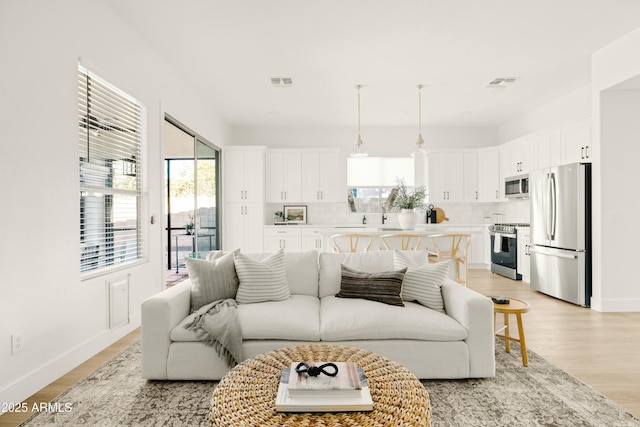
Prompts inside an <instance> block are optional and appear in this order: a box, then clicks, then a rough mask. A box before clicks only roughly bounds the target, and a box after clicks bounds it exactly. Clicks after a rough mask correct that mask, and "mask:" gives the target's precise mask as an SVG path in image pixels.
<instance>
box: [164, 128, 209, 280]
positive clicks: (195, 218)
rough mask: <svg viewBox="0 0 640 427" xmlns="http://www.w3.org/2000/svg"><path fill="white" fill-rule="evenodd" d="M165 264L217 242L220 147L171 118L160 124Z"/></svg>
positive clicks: (178, 263) (180, 263) (177, 263)
mask: <svg viewBox="0 0 640 427" xmlns="http://www.w3.org/2000/svg"><path fill="white" fill-rule="evenodd" d="M163 140H164V146H165V150H164V151H165V156H164V157H165V197H166V198H165V210H166V214H167V216H166V232H167V234H166V243H165V256H166V260H167V264H166V267H167V270H174V271H176V272H179V271H180V269H182V268H184V259H185V258H186V257H191V258H201V259H204V258H206V256H207V254H208V253H209V252H210V251H212V250H217V249H218V248H219V247H220V237H219V236H220V228H219V218H220V215H219V207H220V203H219V197H220V191H219V182H220V176H219V175H220V151H219V149H218V148H216V147H215V146H214V145H213V144H211V143H209V142H207V141H206V140H204V139H203V138H202V137H200V136H199V135H197V134H195V133H193V132H191V131H189V130H187V129H186V128H184V127H183V126H181V125H180V124H179V123H178V122H176V121H175V120H173V119H169V118H167V120H166V121H165V125H164V137H163Z"/></svg>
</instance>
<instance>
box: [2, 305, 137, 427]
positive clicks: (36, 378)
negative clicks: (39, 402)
mask: <svg viewBox="0 0 640 427" xmlns="http://www.w3.org/2000/svg"><path fill="white" fill-rule="evenodd" d="M138 327H140V312H139V311H138V312H137V313H131V319H130V322H129V323H128V324H126V325H124V326H122V327H120V328H116V329H113V330H110V329H107V330H105V331H102V332H101V333H100V334H98V335H96V336H95V337H92V338H90V339H88V340H86V341H84V342H82V343H80V344H78V345H77V346H75V347H73V348H71V349H69V350H68V351H66V352H64V353H63V354H61V355H60V356H58V357H56V358H55V359H53V360H51V361H50V362H48V363H46V364H44V365H42V366H39V367H37V368H35V369H34V370H33V371H31V372H30V373H28V374H27V375H24V376H23V377H21V378H19V379H17V380H16V381H14V382H13V383H11V384H8V385H7V386H5V387H3V388H1V389H0V402H13V403H18V402H22V401H24V400H25V399H27V398H28V397H30V396H32V395H34V394H35V393H36V392H38V391H40V390H42V389H43V388H44V387H46V386H47V385H49V384H51V383H52V382H53V381H55V380H57V379H58V378H60V377H62V376H63V375H65V374H66V373H68V372H69V371H71V370H72V369H74V368H76V367H78V366H79V365H80V364H82V363H84V362H86V361H87V360H89V359H91V358H92V357H93V356H95V355H96V354H98V353H99V352H101V351H102V350H104V349H105V348H107V347H109V346H110V345H111V344H113V343H115V342H116V341H118V340H119V339H121V338H123V337H124V336H126V335H127V334H129V333H131V332H133V331H134V330H135V329H136V328H138ZM1 413H2V412H0V414H1Z"/></svg>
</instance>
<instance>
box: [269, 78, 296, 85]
mask: <svg viewBox="0 0 640 427" xmlns="http://www.w3.org/2000/svg"><path fill="white" fill-rule="evenodd" d="M271 86H273V87H292V86H293V79H292V78H291V77H271Z"/></svg>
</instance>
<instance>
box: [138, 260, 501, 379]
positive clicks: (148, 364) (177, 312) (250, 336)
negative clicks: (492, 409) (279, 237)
mask: <svg viewBox="0 0 640 427" xmlns="http://www.w3.org/2000/svg"><path fill="white" fill-rule="evenodd" d="M268 255H269V254H252V255H250V256H251V257H252V258H254V259H257V260H260V259H264V258H265V257H267V256H268ZM425 262H426V259H425ZM285 263H286V276H287V281H288V284H289V288H290V291H291V297H290V298H288V299H286V300H283V301H266V302H259V303H253V304H238V317H239V321H240V325H241V328H242V335H243V343H242V351H243V357H244V358H245V359H246V358H249V357H252V356H255V355H258V354H260V353H263V352H266V351H270V350H274V349H277V348H282V347H287V346H293V345H300V344H305V343H325V344H339V345H347V346H355V347H361V348H365V349H368V350H372V351H374V352H376V353H378V354H381V355H383V356H386V357H389V358H391V359H393V360H395V361H397V362H399V363H401V364H402V365H404V366H406V367H407V368H408V369H409V370H411V371H412V372H413V373H414V374H415V375H416V376H417V377H418V378H482V377H492V376H494V375H495V360H494V331H493V304H492V303H491V300H490V299H488V298H486V297H485V296H483V295H481V294H479V293H477V292H475V291H473V290H471V289H468V288H466V287H464V286H463V285H460V284H458V283H455V282H453V281H451V280H449V279H446V281H445V282H444V284H443V285H442V288H441V292H442V297H443V300H444V308H445V311H446V312H445V313H442V312H438V311H436V310H432V309H430V308H427V307H425V306H423V305H421V304H419V303H417V302H405V306H404V307H400V306H394V305H388V304H384V303H381V302H376V301H371V300H367V299H357V298H337V297H336V296H335V295H336V293H338V292H339V291H340V279H341V273H340V265H341V264H344V265H346V266H349V267H351V268H354V269H358V270H361V271H367V272H372V273H374V272H382V271H392V270H394V252H392V251H379V252H363V253H355V254H334V253H321V254H318V253H317V252H316V251H310V252H301V253H286V254H285ZM190 293H191V282H190V280H186V281H184V282H181V283H179V284H178V285H176V286H174V287H172V288H170V289H167V290H165V291H163V292H160V293H158V294H156V295H154V296H152V297H151V298H149V299H147V300H146V301H145V302H144V303H143V304H142V376H143V377H144V378H147V379H154V380H162V379H168V380H211V379H220V378H222V377H223V376H224V375H225V374H226V373H227V372H228V371H229V367H228V366H226V364H225V362H224V360H223V359H222V358H220V357H218V355H217V353H216V351H215V350H214V348H212V347H211V346H207V345H205V344H203V343H202V342H201V341H199V340H198V338H197V337H196V334H195V333H194V332H193V331H191V330H188V329H186V328H185V327H184V325H185V324H186V323H187V322H188V321H189V318H190V308H191V307H190Z"/></svg>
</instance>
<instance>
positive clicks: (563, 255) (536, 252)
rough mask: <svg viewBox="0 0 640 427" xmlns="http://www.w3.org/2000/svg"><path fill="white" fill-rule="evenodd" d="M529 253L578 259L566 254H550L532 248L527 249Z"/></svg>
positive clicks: (576, 256) (575, 256)
mask: <svg viewBox="0 0 640 427" xmlns="http://www.w3.org/2000/svg"><path fill="white" fill-rule="evenodd" d="M529 252H530V253H532V254H540V255H546V256H552V257H555V258H564V259H578V255H566V254H558V253H555V254H552V253H549V252H546V251H543V250H537V249H536V248H535V247H534V246H531V247H529Z"/></svg>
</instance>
